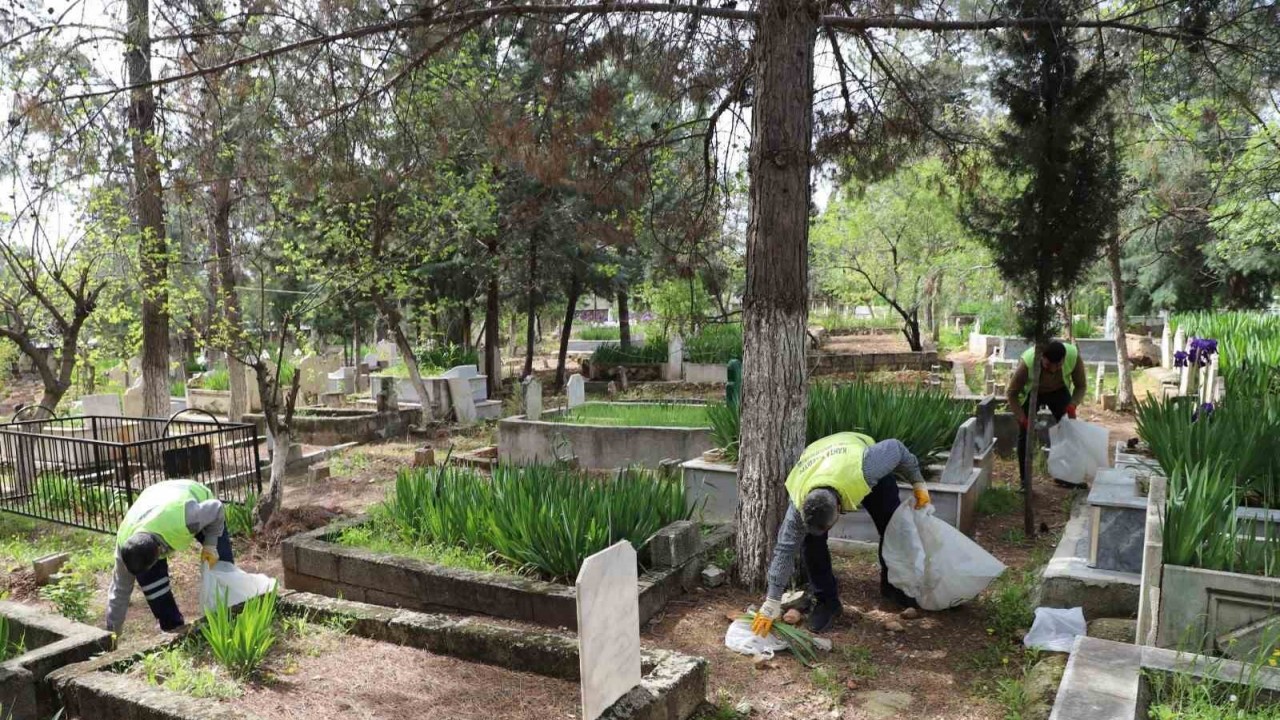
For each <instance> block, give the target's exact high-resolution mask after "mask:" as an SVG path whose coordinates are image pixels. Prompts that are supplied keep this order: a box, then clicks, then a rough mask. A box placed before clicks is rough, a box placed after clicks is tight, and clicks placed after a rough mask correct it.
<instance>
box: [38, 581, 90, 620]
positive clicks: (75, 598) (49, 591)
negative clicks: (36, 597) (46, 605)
mask: <svg viewBox="0 0 1280 720" xmlns="http://www.w3.org/2000/svg"><path fill="white" fill-rule="evenodd" d="M94 591H95V588H94V587H93V586H92V585H91V584H89V582H88V581H86V580H85V579H83V578H81V577H78V576H73V577H69V578H66V579H64V580H61V581H59V582H56V583H53V584H52V585H45V586H44V587H42V588H40V597H42V598H44V599H45V600H48V601H49V602H51V603H53V606H54V609H56V610H57V611H58V614H59V615H62V616H63V617H66V618H70V619H71V620H75V621H76V622H81V623H89V622H92V621H93V613H92V612H90V610H89V607H90V603H92V602H93V595H94Z"/></svg>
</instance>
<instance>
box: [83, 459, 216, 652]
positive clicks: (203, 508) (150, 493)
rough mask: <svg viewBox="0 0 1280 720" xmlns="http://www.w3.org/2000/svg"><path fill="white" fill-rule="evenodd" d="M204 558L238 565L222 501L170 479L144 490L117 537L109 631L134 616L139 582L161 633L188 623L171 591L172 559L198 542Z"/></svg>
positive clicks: (187, 483) (201, 487) (193, 484)
mask: <svg viewBox="0 0 1280 720" xmlns="http://www.w3.org/2000/svg"><path fill="white" fill-rule="evenodd" d="M197 541H198V542H199V543H200V546H201V550H200V559H201V560H202V561H203V562H204V563H205V564H207V565H208V566H209V567H213V565H214V563H217V562H218V561H222V562H228V563H230V562H235V558H234V557H233V556H232V554H231V536H230V535H229V534H228V533H227V521H226V513H225V511H224V510H223V507H222V501H220V500H218V499H217V498H216V497H214V496H213V491H212V490H210V489H209V488H207V487H205V486H204V485H201V484H200V483H198V482H195V481H192V480H166V481H164V482H159V483H156V484H155V485H152V486H150V487H148V488H147V489H145V490H143V491H142V493H141V494H140V495H138V499H137V500H136V501H135V502H134V503H133V506H132V507H130V508H129V511H128V512H126V513H125V516H124V520H123V521H121V523H120V529H119V531H118V532H117V533H116V569H115V575H114V577H113V578H112V580H111V589H110V591H108V593H107V630H110V631H112V632H117V633H118V632H120V630H121V628H122V627H123V626H124V618H125V615H126V614H127V613H128V612H129V595H130V593H132V592H133V583H134V580H137V583H138V587H140V588H141V589H142V594H143V596H144V597H146V599H147V606H148V607H150V608H151V614H153V615H155V616H156V620H158V621H159V622H160V629H161V630H164V631H166V632H167V631H170V630H175V629H177V628H179V627H182V626H183V625H184V624H185V623H186V621H185V620H183V618H182V612H181V611H180V610H178V602H177V600H175V599H174V597H173V590H172V588H171V587H170V586H169V562H168V557H169V556H170V555H172V554H173V553H175V552H178V551H180V550H185V549H186V548H188V547H190V546H191V544H192V543H193V542H197Z"/></svg>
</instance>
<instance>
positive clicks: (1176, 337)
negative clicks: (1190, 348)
mask: <svg viewBox="0 0 1280 720" xmlns="http://www.w3.org/2000/svg"><path fill="white" fill-rule="evenodd" d="M1179 350H1181V351H1183V352H1186V350H1187V331H1186V330H1183V329H1182V328H1178V330H1177V332H1175V333H1174V334H1173V351H1174V352H1178V351H1179Z"/></svg>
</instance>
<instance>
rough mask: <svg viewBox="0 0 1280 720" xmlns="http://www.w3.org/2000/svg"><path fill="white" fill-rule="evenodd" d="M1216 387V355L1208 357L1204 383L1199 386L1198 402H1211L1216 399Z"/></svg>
mask: <svg viewBox="0 0 1280 720" xmlns="http://www.w3.org/2000/svg"><path fill="white" fill-rule="evenodd" d="M1217 387H1218V356H1217V355H1214V356H1213V357H1211V358H1209V367H1207V368H1205V377H1204V383H1203V384H1201V386H1200V402H1202V403H1211V402H1215V401H1216V400H1217V397H1216V394H1215V392H1214V391H1215V390H1216V389H1217Z"/></svg>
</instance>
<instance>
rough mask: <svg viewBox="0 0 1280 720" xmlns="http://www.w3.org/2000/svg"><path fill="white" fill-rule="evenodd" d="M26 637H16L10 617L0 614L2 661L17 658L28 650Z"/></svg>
mask: <svg viewBox="0 0 1280 720" xmlns="http://www.w3.org/2000/svg"><path fill="white" fill-rule="evenodd" d="M24 641H25V637H19V638H14V637H13V634H12V629H11V628H10V626H9V618H7V617H5V616H4V615H0V662H4V661H5V660H8V659H9V658H15V657H18V656H19V655H21V654H22V653H24V652H26V651H27V650H26V646H25V642H24Z"/></svg>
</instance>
